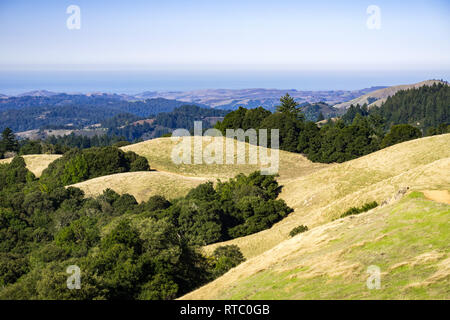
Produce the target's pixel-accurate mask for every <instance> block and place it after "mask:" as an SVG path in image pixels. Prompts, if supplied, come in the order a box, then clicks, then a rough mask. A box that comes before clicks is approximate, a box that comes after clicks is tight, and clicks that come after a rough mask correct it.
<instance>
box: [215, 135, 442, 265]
mask: <svg viewBox="0 0 450 320" xmlns="http://www.w3.org/2000/svg"><path fill="white" fill-rule="evenodd" d="M449 145H450V134H446V135H440V136H433V137H427V138H422V139H417V140H412V141H408V142H404V143H401V144H397V145H394V146H392V147H389V148H386V149H383V150H380V151H377V152H374V153H372V154H369V155H367V156H364V157H361V158H358V159H355V160H352V161H348V162H344V163H341V164H337V165H332V166H330V167H328V168H324V169H322V170H320V171H318V172H315V173H314V174H310V175H306V176H303V177H299V178H297V179H295V180H291V181H289V182H287V183H284V184H283V183H282V184H283V185H284V187H283V190H282V193H281V194H280V198H281V199H283V200H285V201H286V203H287V204H288V205H289V206H290V207H292V208H293V209H294V212H293V213H291V214H290V215H289V216H288V217H287V218H285V219H283V220H282V221H280V222H278V223H277V224H275V225H274V226H273V227H272V228H271V229H269V230H265V231H262V232H259V233H256V234H252V235H249V236H247V237H243V238H238V239H234V240H231V241H228V242H225V243H220V244H214V245H211V246H209V247H207V250H212V249H214V248H215V247H217V246H219V245H223V244H236V245H238V246H239V247H240V248H241V251H242V252H243V254H244V255H245V256H246V257H249V258H250V257H254V256H256V255H258V254H261V253H263V252H264V251H266V250H268V249H270V248H272V247H274V246H275V245H277V244H279V243H280V242H282V241H284V240H286V239H288V238H289V232H290V231H291V230H292V229H293V228H294V227H296V226H298V225H301V224H303V225H307V226H308V227H309V228H312V227H316V226H319V225H322V224H324V223H327V222H330V221H332V220H333V219H335V218H337V217H339V216H340V215H341V214H342V213H343V212H344V211H346V209H348V208H350V207H352V206H361V205H363V204H364V203H367V202H371V201H377V202H378V203H382V202H383V201H385V200H388V199H390V198H392V197H393V196H395V194H396V193H397V192H398V191H399V190H402V189H405V188H406V187H409V190H426V189H448V188H450V175H449V174H448V172H450V159H449V157H450V148H448V146H449ZM445 173H446V174H445Z"/></svg>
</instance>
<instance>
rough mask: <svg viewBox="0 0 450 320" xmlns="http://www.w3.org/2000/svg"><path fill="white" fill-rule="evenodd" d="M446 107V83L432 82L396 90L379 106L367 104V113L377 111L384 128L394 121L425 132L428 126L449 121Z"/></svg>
mask: <svg viewBox="0 0 450 320" xmlns="http://www.w3.org/2000/svg"><path fill="white" fill-rule="evenodd" d="M449 110H450V87H449V86H448V84H433V85H432V86H422V87H420V88H415V89H409V90H402V91H399V92H397V93H396V94H395V95H393V96H392V97H389V98H388V99H387V100H386V102H385V103H383V104H382V105H381V106H380V107H379V108H373V109H372V108H371V110H370V113H375V114H379V115H381V116H382V117H383V118H384V119H385V128H386V129H388V128H389V127H391V126H392V125H395V124H410V125H413V126H417V127H419V128H420V129H422V130H423V131H424V132H426V130H427V129H428V128H429V127H436V126H438V125H440V124H442V123H446V124H448V123H450V111H449Z"/></svg>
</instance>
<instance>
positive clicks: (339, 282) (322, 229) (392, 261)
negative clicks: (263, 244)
mask: <svg viewBox="0 0 450 320" xmlns="http://www.w3.org/2000/svg"><path fill="white" fill-rule="evenodd" d="M449 214H450V206H449V205H447V204H442V203H438V202H434V201H431V200H427V199H425V198H424V197H423V194H422V193H420V192H413V193H411V194H409V195H408V196H406V197H405V198H403V199H402V200H400V201H399V202H394V203H392V204H390V205H388V206H385V207H381V208H376V209H373V210H371V211H369V212H367V213H363V214H361V215H359V216H350V217H346V218H343V219H339V220H336V221H334V222H330V223H328V224H325V225H322V226H319V227H317V228H314V229H312V230H310V231H308V232H305V233H303V234H300V235H297V236H295V237H294V238H292V239H289V240H286V241H284V242H283V243H281V244H279V245H278V246H276V247H274V248H273V249H271V250H268V251H266V252H264V253H263V254H261V255H259V256H257V257H255V258H253V259H250V260H248V261H246V262H244V263H242V264H241V265H239V266H237V267H236V268H234V269H231V270H230V271H229V272H228V273H226V274H225V275H224V276H222V277H220V278H218V279H217V280H215V281H213V282H211V283H209V284H207V285H206V286H204V287H202V288H200V289H198V290H196V291H194V292H191V293H190V294H188V295H186V296H184V297H183V298H182V299H433V298H435V299H436V298H437V299H449V298H450V292H449V290H448V288H449V284H450V283H449V282H450V268H449V266H450V256H449V243H450V228H449V224H448V217H449ZM369 266H375V267H378V268H379V270H380V289H372V290H369V289H368V287H367V286H366V283H367V279H368V278H369V274H368V267H369Z"/></svg>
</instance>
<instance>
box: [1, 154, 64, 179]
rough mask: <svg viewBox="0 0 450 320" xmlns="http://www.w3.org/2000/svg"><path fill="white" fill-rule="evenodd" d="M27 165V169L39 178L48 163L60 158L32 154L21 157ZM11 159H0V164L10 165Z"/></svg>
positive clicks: (54, 155)
mask: <svg viewBox="0 0 450 320" xmlns="http://www.w3.org/2000/svg"><path fill="white" fill-rule="evenodd" d="M22 157H23V159H24V160H25V163H26V165H27V169H28V170H30V171H31V172H33V173H34V175H35V176H36V177H38V178H39V177H40V176H41V174H42V171H44V170H45V169H46V168H47V167H48V165H49V164H50V163H52V162H53V161H55V160H56V159H58V158H60V157H61V155H59V154H33V155H25V156H22ZM12 159H13V158H9V159H1V160H0V164H2V163H10V162H11V161H12Z"/></svg>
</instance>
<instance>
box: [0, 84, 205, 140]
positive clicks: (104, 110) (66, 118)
mask: <svg viewBox="0 0 450 320" xmlns="http://www.w3.org/2000/svg"><path fill="white" fill-rule="evenodd" d="M186 104H187V103H186V102H182V101H177V100H169V99H164V98H154V99H146V100H126V99H124V97H123V96H122V95H116V94H101V93H94V94H89V95H85V94H76V95H68V94H64V93H62V94H61V93H58V94H55V95H50V96H43V95H34V96H30V95H27V96H16V97H7V98H4V99H0V129H2V128H3V129H4V128H5V127H10V128H11V129H13V130H14V131H16V132H17V131H27V130H33V129H39V128H42V127H44V126H48V125H55V126H58V127H61V126H69V125H70V126H74V128H80V127H84V126H89V125H93V124H96V123H99V122H101V121H104V120H105V119H108V118H111V117H113V116H115V115H118V114H121V113H129V114H132V115H135V116H137V117H141V118H145V117H150V116H154V115H157V114H159V113H162V112H171V111H173V110H174V109H175V108H178V107H181V106H183V105H186ZM199 106H201V107H206V108H209V107H208V106H204V105H199Z"/></svg>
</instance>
